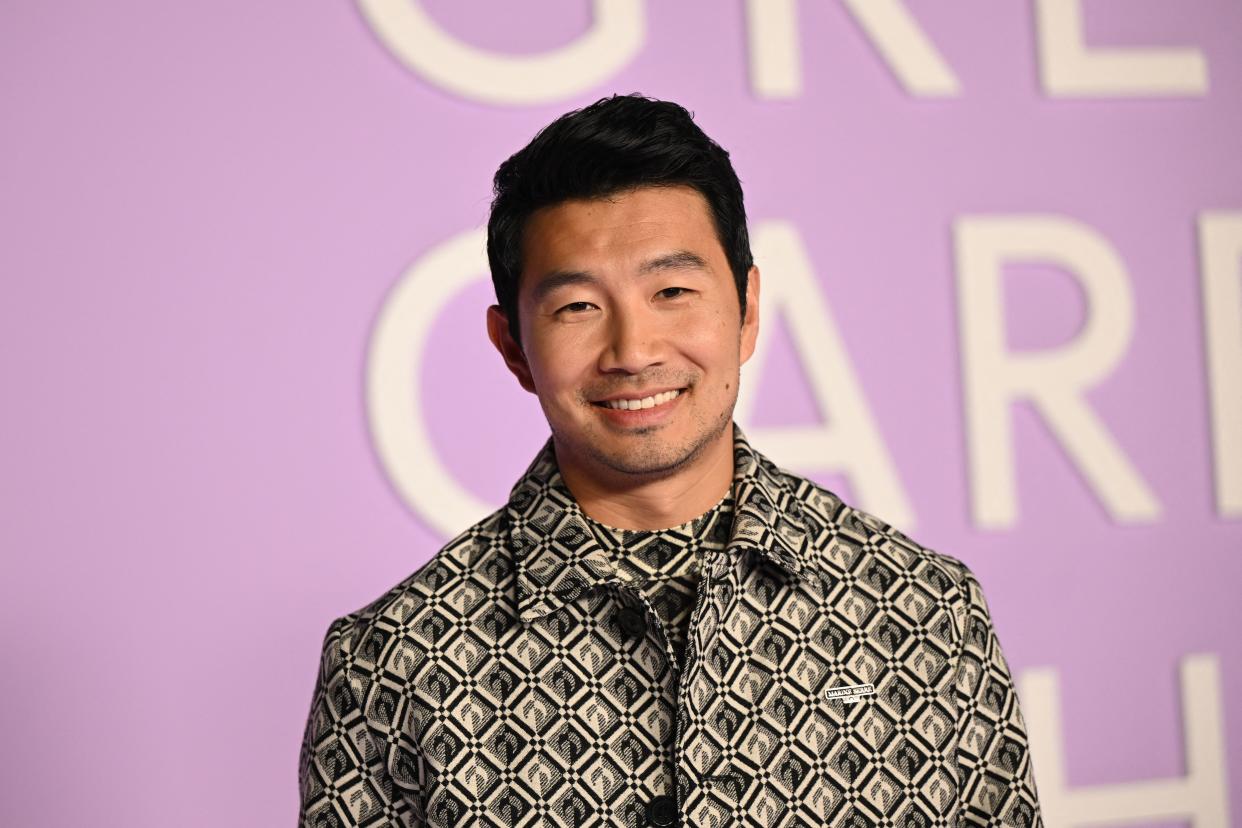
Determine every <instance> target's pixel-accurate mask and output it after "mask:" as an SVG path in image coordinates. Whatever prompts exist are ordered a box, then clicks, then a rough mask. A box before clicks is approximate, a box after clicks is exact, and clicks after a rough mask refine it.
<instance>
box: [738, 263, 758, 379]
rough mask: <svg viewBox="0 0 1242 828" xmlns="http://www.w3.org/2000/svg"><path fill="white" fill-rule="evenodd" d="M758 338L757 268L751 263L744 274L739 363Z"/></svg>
mask: <svg viewBox="0 0 1242 828" xmlns="http://www.w3.org/2000/svg"><path fill="white" fill-rule="evenodd" d="M758 339H759V268H758V267H756V266H755V265H751V267H750V271H749V272H748V273H747V274H746V316H745V318H744V319H742V342H741V354H740V356H741V363H745V362H746V360H748V359H750V357H751V355H752V354H753V353H754V352H755V342H756V341H757V340H758Z"/></svg>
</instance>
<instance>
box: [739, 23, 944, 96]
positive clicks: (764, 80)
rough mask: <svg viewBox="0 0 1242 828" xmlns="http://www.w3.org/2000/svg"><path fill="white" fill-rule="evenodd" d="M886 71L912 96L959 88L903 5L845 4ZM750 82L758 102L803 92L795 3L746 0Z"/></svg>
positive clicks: (937, 53)
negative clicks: (884, 64)
mask: <svg viewBox="0 0 1242 828" xmlns="http://www.w3.org/2000/svg"><path fill="white" fill-rule="evenodd" d="M845 5H846V7H847V8H849V10H850V12H851V13H852V14H853V15H854V19H855V20H857V21H858V24H859V25H860V26H861V27H862V29H863V31H864V32H866V34H867V36H868V37H869V38H871V42H872V43H873V44H874V45H875V47H876V49H878V50H879V52H880V55H881V56H882V57H883V58H884V60H885V61H887V62H888V65H889V68H890V69H892V70H893V73H894V74H895V75H896V76H897V79H898V80H899V81H901V85H902V86H904V87H905V90H906V91H907V92H909V93H910V94H911V95H914V96H916V97H920V98H937V97H952V96H956V95H958V94H960V92H961V86H960V84H958V81H957V77H956V76H955V75H954V74H953V70H952V69H950V68H949V64H948V63H946V62H945V59H944V58H943V57H941V55H940V53H939V52H938V51H936V47H935V45H934V44H933V43H932V42H931V40H930V39H929V38H928V37H927V35H926V34H925V33H924V32H923V30H922V29H921V28H919V24H918V23H916V22H915V20H914V18H913V17H911V16H910V12H909V11H908V10H907V9H906V7H905V6H903V5H902V4H901V0H845ZM746 21H747V29H748V33H749V38H748V39H749V43H750V82H751V86H752V88H753V89H754V90H755V94H756V95H758V96H759V97H760V98H795V97H797V96H798V95H799V94H801V92H802V58H801V52H800V49H799V41H798V12H797V0H747V2H746Z"/></svg>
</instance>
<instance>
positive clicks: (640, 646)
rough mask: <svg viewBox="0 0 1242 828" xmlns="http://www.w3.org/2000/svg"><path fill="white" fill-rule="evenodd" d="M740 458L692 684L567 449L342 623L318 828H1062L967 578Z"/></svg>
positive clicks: (335, 632)
mask: <svg viewBox="0 0 1242 828" xmlns="http://www.w3.org/2000/svg"><path fill="white" fill-rule="evenodd" d="M734 454H735V459H734V486H733V491H732V499H733V509H734V519H733V526H732V532H731V534H730V537H729V542H728V543H727V545H725V546H724V548H717V549H712V550H710V551H709V552H708V553H707V554H705V555H704V559H703V564H702V567H701V571H700V573H699V576H700V580H699V583H698V589H697V594H696V598H695V602H694V607H693V612H692V616H691V618H690V622H689V636H688V642H687V644H686V649H685V654H684V662H683V663H681V664H678V663H676V661H675V660H674V659H672V658H670V655H671V653H670V646H669V641H668V639H667V638H666V636H665V632H664V627H663V625H662V623H661V620H660V618H659V617H658V616H657V615H656V614H654V613H653V612H652V611H651V608H650V603H649V601H647V600H646V599H645V598H644V597H643V595H642V594H641V593H640V592H638V591H636V590H634V589H633V587H632V586H631V584H630V583H629V582H627V581H626V580H623V579H622V578H621V577H620V576H619V574H618V569H617V567H616V566H615V560H614V558H613V557H612V555H611V553H610V552H609V551H608V550H607V549H606V548H604V547H603V546H601V544H600V543H599V541H598V540H597V537H596V534H595V532H593V531H592V527H591V526H590V525H589V523H588V519H587V518H586V517H585V516H584V515H583V513H582V512H581V510H580V509H579V508H578V506H577V504H576V503H575V501H574V500H573V498H572V496H571V495H570V494H569V492H568V490H567V489H566V488H565V486H564V483H563V482H562V481H561V479H560V475H559V473H558V472H557V468H556V460H555V454H554V452H553V450H552V445H551V442H550V441H549V443H548V444H547V445H546V446H545V447H544V449H543V450H542V451H541V452H540V454H539V456H538V457H537V458H536V459H535V461H534V463H533V464H532V465H531V467H530V468H529V470H528V471H527V473H526V475H525V476H524V477H523V478H522V480H521V481H519V483H518V484H517V486H515V487H514V489H513V492H512V494H511V496H510V500H509V502H508V504H507V505H506V506H505V507H504V508H502V509H500V510H499V511H497V512H496V513H494V514H493V515H491V516H490V517H488V518H486V519H484V520H483V521H481V522H480V523H478V524H477V525H475V526H473V527H471V528H470V529H469V530H467V531H466V532H464V533H463V534H462V535H460V536H459V537H458V538H456V539H455V540H453V541H452V542H450V543H449V544H448V545H447V546H446V547H445V548H444V549H443V550H441V551H440V552H439V553H438V554H437V555H436V556H435V557H434V558H433V559H432V560H431V561H429V562H428V563H427V564H426V565H424V566H423V567H422V568H421V569H419V570H418V571H417V572H415V573H414V574H412V575H411V576H409V577H408V578H407V579H406V580H404V581H403V582H401V583H400V584H398V585H396V586H395V587H394V588H393V589H392V590H390V591H389V592H388V593H386V594H385V595H383V596H382V597H380V598H379V599H377V600H376V601H374V602H372V603H371V604H369V605H368V606H366V607H364V608H362V609H360V610H358V611H357V612H354V613H350V614H349V615H346V616H344V617H342V618H339V619H337V620H336V621H334V622H333V623H332V624H331V626H330V627H329V629H328V631H327V635H326V637H325V639H324V644H323V654H322V660H321V664H320V672H319V676H318V680H317V683H316V687H315V694H314V698H313V701H312V707H311V713H310V718H309V720H308V722H307V725H306V731H305V736H304V739H303V744H302V753H301V763H300V768H299V782H300V793H301V810H300V814H299V825H300V826H355V825H369V826H389V825H391V826H423V825H428V826H473V825H496V826H544V825H555V826H614V825H624V826H641V825H656V826H663V825H676V824H680V825H687V826H734V825H737V826H823V825H833V826H848V827H849V828H869V827H870V826H884V828H890V827H896V826H901V827H902V828H907V827H913V826H922V827H925V828H933V827H935V828H940V827H942V826H943V827H947V826H967V825H971V826H1042V821H1041V818H1040V814H1039V806H1038V803H1037V799H1036V789H1035V782H1034V777H1033V773H1032V768H1031V759H1030V755H1029V752H1028V750H1027V739H1026V734H1025V727H1024V724H1023V720H1022V714H1021V712H1020V709H1019V707H1018V698H1017V694H1016V692H1015V690H1014V686H1013V682H1012V680H1011V678H1010V674H1009V669H1008V666H1007V664H1006V662H1005V658H1004V656H1003V654H1002V652H1001V648H1000V644H999V642H998V641H997V638H996V633H995V631H994V629H993V625H992V622H991V618H990V616H989V612H988V606H987V603H986V601H985V600H984V596H983V592H982V590H981V589H980V587H979V584H978V582H977V581H976V580H975V578H974V576H973V574H972V573H971V572H970V570H969V569H967V567H966V566H965V565H964V564H962V563H961V562H959V561H957V560H956V559H954V558H952V557H950V556H947V555H944V554H940V553H937V552H934V551H932V550H930V549H926V548H924V547H922V546H920V545H919V544H917V543H915V542H914V541H913V540H911V539H910V538H909V537H907V536H906V535H904V534H902V533H901V532H899V531H898V530H896V529H895V528H893V527H891V526H889V525H887V524H885V523H883V522H882V521H880V520H879V519H877V518H875V517H874V516H872V515H869V514H867V513H865V512H863V511H861V510H859V509H855V508H853V507H850V506H848V505H846V504H845V503H844V502H842V500H841V499H840V498H839V497H837V496H836V495H835V494H833V493H832V492H831V491H828V490H826V489H824V488H822V487H820V486H817V485H816V484H814V483H812V482H811V481H808V480H806V479H804V478H802V477H799V476H797V475H794V474H791V473H789V472H786V471H783V470H781V469H778V468H777V467H776V466H774V465H773V464H772V463H771V462H770V461H769V460H767V459H766V458H765V457H763V456H762V455H760V454H758V453H757V452H755V451H754V450H753V449H752V448H751V447H750V446H749V444H748V443H747V441H746V438H745V436H744V435H743V434H742V432H741V430H740V429H737V428H736V427H735V439H734ZM850 687H854V688H859V689H856V690H854V691H843V690H842V688H850ZM868 691H870V692H868ZM843 693H845V694H847V695H846V696H844V697H843V695H842V694H843ZM850 693H854V694H855V695H853V697H849V695H848V694H850Z"/></svg>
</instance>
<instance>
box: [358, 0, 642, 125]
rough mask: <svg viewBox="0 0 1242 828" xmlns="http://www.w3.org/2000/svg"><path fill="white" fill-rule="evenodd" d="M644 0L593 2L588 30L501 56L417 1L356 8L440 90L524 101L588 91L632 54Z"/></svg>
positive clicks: (376, 0) (379, 0) (362, 3)
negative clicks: (538, 50) (454, 31)
mask: <svg viewBox="0 0 1242 828" xmlns="http://www.w3.org/2000/svg"><path fill="white" fill-rule="evenodd" d="M643 2H644V0H594V9H595V22H594V24H593V25H592V26H591V29H590V31H588V32H587V33H586V34H584V35H583V36H582V37H579V38H578V39H577V40H575V41H574V42H573V43H570V44H569V45H567V46H563V47H561V48H559V49H555V50H553V51H550V52H546V53H544V54H541V55H498V54H494V53H491V52H485V51H483V50H482V49H476V48H474V47H473V46H469V45H467V44H465V43H462V42H461V41H460V40H458V39H456V38H454V37H452V36H451V35H449V34H447V33H446V32H444V31H443V30H442V29H441V28H440V27H439V26H438V25H437V24H436V22H435V21H434V20H432V19H431V17H430V16H429V15H428V14H427V13H426V11H424V10H423V7H422V5H421V4H420V2H419V0H358V6H359V8H361V9H362V15H363V17H364V18H366V21H367V23H368V24H370V26H371V28H372V29H373V30H374V31H375V33H376V35H378V36H379V39H380V40H381V41H382V42H383V44H384V45H385V46H386V47H387V48H388V50H389V51H390V52H392V53H393V54H394V55H395V56H396V57H397V58H399V59H400V60H401V62H402V63H404V64H405V65H406V66H408V67H409V68H411V69H413V70H414V71H415V72H417V73H418V74H420V75H422V76H423V77H424V78H427V79H428V80H430V81H431V82H432V83H434V84H436V85H437V86H439V87H440V88H441V89H445V90H447V91H449V92H452V93H454V94H456V95H459V96H461V97H462V98H466V99H468V100H474V101H480V102H482V103H489V104H518V105H522V104H538V103H547V102H551V101H560V100H564V99H566V98H570V97H572V96H574V95H577V94H579V93H581V92H585V91H587V90H588V89H592V88H593V87H596V86H598V85H599V84H601V83H603V82H604V81H606V80H607V79H608V78H610V77H612V76H613V75H614V74H616V73H617V72H618V71H620V70H621V68H622V67H624V66H625V65H626V64H627V63H629V62H630V61H631V60H633V59H634V56H635V55H636V54H638V50H639V48H641V47H642V45H643V37H644V28H645V22H644V16H643Z"/></svg>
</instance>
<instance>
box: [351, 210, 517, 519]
mask: <svg viewBox="0 0 1242 828" xmlns="http://www.w3.org/2000/svg"><path fill="white" fill-rule="evenodd" d="M485 245H486V235H485V233H484V231H482V230H470V231H467V232H465V233H462V234H460V235H458V236H455V237H454V238H452V239H449V240H448V241H446V242H443V243H442V244H440V245H438V246H436V247H435V248H433V249H432V250H431V251H429V252H428V253H426V254H425V255H423V256H422V257H421V258H420V259H419V260H418V261H416V262H414V264H412V265H410V267H409V268H408V269H407V270H406V271H405V273H404V274H403V275H402V277H401V281H399V282H398V283H397V284H396V286H395V287H393V289H392V291H391V292H390V293H389V295H388V297H387V298H386V299H385V300H384V306H383V308H382V309H381V310H380V314H379V318H378V319H376V321H375V327H374V328H373V329H372V331H371V345H370V349H369V352H368V354H367V417H368V419H369V420H370V424H371V438H372V439H373V440H374V441H375V450H376V453H377V454H378V455H379V458H380V462H381V463H383V465H384V469H385V470H386V471H387V472H388V477H389V479H391V480H392V482H393V485H394V486H396V487H397V490H398V491H399V492H401V495H402V497H403V498H405V501H406V502H407V503H409V504H410V505H411V506H413V507H414V509H415V511H417V512H418V514H419V515H420V516H421V517H422V518H423V519H424V520H425V521H427V524H428V525H429V526H431V527H432V528H433V529H435V530H436V531H438V532H439V533H440V534H441V535H442V536H444V537H446V538H451V537H454V536H455V535H457V533H458V532H460V531H461V530H462V529H464V528H465V527H467V526H470V525H471V524H472V523H474V522H475V521H477V520H479V519H480V518H482V517H484V516H486V515H487V514H488V513H489V512H491V511H492V510H493V509H494V508H495V507H494V506H489V505H487V504H486V503H484V502H483V501H481V500H479V499H478V498H476V497H475V496H474V495H472V494H470V493H469V492H467V491H466V490H465V489H463V488H462V487H461V486H460V485H459V484H458V483H457V481H456V480H455V479H454V477H453V475H452V474H451V473H450V472H449V470H448V469H446V468H445V467H444V465H443V464H442V463H441V462H440V459H439V455H438V454H437V453H436V449H435V444H434V443H433V442H432V440H431V435H430V433H429V432H428V431H427V423H426V419H425V417H426V415H425V414H424V413H423V401H422V399H421V394H422V387H423V381H422V376H423V362H424V360H423V356H424V353H425V351H426V350H427V340H428V337H429V336H430V335H431V329H432V326H433V325H434V324H435V321H436V318H437V317H438V316H439V315H440V312H441V311H443V310H444V307H445V306H446V305H447V304H448V303H449V301H450V300H452V298H453V297H454V296H456V295H457V294H458V293H460V292H461V291H462V290H463V289H464V288H465V287H466V286H467V285H469V284H470V283H471V282H473V281H474V280H476V279H483V278H486V277H487V273H488V269H487V257H486V256H485V255H484V250H485Z"/></svg>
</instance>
